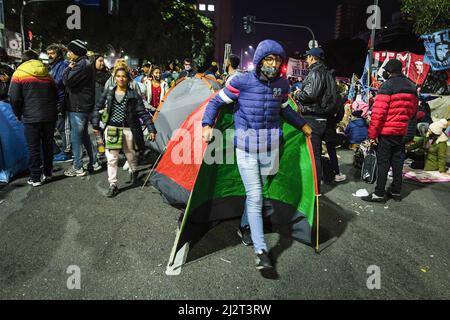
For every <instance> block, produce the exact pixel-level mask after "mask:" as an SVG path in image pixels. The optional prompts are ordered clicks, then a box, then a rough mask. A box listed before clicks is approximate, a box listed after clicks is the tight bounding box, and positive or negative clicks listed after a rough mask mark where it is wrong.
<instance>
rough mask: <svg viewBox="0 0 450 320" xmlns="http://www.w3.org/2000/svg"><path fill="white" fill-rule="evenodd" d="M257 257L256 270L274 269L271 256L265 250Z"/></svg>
mask: <svg viewBox="0 0 450 320" xmlns="http://www.w3.org/2000/svg"><path fill="white" fill-rule="evenodd" d="M256 257H257V258H256V269H258V270H267V269H272V268H273V265H272V261H270V257H269V254H268V253H267V252H266V251H265V250H263V251H262V252H261V253H258V254H257V255H256Z"/></svg>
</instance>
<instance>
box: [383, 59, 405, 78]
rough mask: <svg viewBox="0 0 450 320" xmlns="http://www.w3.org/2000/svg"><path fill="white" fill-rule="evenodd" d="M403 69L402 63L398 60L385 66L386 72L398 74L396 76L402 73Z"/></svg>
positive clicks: (392, 60)
mask: <svg viewBox="0 0 450 320" xmlns="http://www.w3.org/2000/svg"><path fill="white" fill-rule="evenodd" d="M402 68H403V65H402V63H401V62H400V61H399V60H397V59H391V60H389V61H388V62H387V63H386V65H385V66H384V70H386V71H387V72H389V73H396V74H400V73H402Z"/></svg>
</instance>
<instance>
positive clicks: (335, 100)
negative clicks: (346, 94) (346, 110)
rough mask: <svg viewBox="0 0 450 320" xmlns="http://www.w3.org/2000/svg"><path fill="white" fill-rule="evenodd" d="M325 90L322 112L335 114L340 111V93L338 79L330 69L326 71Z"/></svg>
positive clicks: (321, 104) (321, 105) (321, 103)
mask: <svg viewBox="0 0 450 320" xmlns="http://www.w3.org/2000/svg"><path fill="white" fill-rule="evenodd" d="M324 80H325V90H324V91H323V94H322V101H321V102H320V107H321V109H322V112H321V113H322V114H324V115H329V116H332V115H335V114H336V112H337V111H338V107H339V102H340V95H339V91H338V88H337V85H336V80H335V79H334V77H333V75H332V74H331V71H330V70H328V69H327V70H326V72H325V78H324Z"/></svg>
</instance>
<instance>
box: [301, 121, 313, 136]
mask: <svg viewBox="0 0 450 320" xmlns="http://www.w3.org/2000/svg"><path fill="white" fill-rule="evenodd" d="M302 131H303V133H304V134H305V136H307V137H310V136H311V134H312V129H311V127H310V126H309V125H308V124H305V125H304V126H303V127H302Z"/></svg>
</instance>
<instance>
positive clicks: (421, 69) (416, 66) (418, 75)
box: [407, 53, 430, 86]
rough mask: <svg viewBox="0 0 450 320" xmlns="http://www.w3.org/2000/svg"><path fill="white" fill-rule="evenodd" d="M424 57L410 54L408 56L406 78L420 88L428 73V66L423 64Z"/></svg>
mask: <svg viewBox="0 0 450 320" xmlns="http://www.w3.org/2000/svg"><path fill="white" fill-rule="evenodd" d="M423 59H424V56H423V55H419V54H415V53H410V54H409V67H408V73H407V76H408V78H409V79H411V81H412V82H414V83H415V84H416V85H419V86H421V85H422V84H423V83H424V81H425V79H426V77H427V74H428V71H430V65H429V64H426V63H424V62H423Z"/></svg>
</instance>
